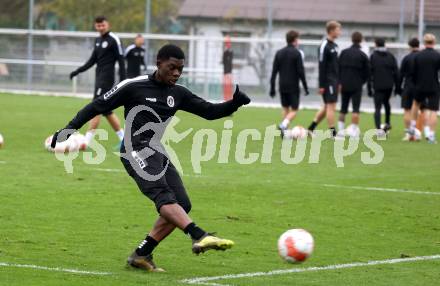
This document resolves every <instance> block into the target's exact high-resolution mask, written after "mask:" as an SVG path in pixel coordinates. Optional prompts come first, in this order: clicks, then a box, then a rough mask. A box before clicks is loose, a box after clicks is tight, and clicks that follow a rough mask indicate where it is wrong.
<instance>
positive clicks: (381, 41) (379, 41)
mask: <svg viewBox="0 0 440 286" xmlns="http://www.w3.org/2000/svg"><path fill="white" fill-rule="evenodd" d="M374 43H375V44H376V47H385V39H384V38H376V39H375V40H374Z"/></svg>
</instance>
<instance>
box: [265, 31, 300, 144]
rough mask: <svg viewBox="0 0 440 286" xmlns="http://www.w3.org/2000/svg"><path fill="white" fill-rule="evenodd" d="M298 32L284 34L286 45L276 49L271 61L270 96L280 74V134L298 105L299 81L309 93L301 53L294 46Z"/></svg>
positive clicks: (291, 118)
mask: <svg viewBox="0 0 440 286" xmlns="http://www.w3.org/2000/svg"><path fill="white" fill-rule="evenodd" d="M298 38H299V33H298V32H297V31H293V30H292V31H289V32H287V34H286V42H287V46H286V47H284V48H282V49H281V50H279V51H277V53H276V54H275V58H274V61H273V68H272V76H271V78H270V96H271V97H274V96H275V80H276V77H277V74H278V73H279V74H280V80H279V92H280V97H281V106H282V108H283V114H282V116H283V121H282V122H281V123H280V125H279V126H278V128H279V129H280V130H281V136H283V134H284V131H285V130H286V129H288V127H289V124H290V121H292V120H293V119H294V118H295V116H296V113H297V111H298V106H299V95H300V89H299V81H301V82H302V85H303V88H304V90H305V93H306V95H308V94H309V89H308V87H307V81H306V75H305V71H304V63H303V55H302V53H301V52H300V51H299V50H298V49H297V48H296V47H297V46H298Z"/></svg>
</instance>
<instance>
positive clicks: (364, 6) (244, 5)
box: [179, 0, 440, 24]
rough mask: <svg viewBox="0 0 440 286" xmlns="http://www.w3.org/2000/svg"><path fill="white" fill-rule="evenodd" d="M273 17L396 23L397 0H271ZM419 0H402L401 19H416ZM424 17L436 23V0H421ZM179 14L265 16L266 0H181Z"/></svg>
mask: <svg viewBox="0 0 440 286" xmlns="http://www.w3.org/2000/svg"><path fill="white" fill-rule="evenodd" d="M272 1H273V17H274V20H275V21H316V22H326V21H328V20H332V19H336V20H339V21H341V22H350V23H375V24H397V23H399V18H400V3H401V0H272ZM418 2H419V0H405V3H406V9H405V22H406V23H415V22H416V21H417V13H418V8H417V6H418ZM425 4H426V8H425V17H426V18H425V19H426V21H427V22H438V23H440V1H439V0H425ZM179 15H180V16H181V17H190V18H194V17H197V18H199V17H201V18H223V19H240V20H265V19H267V0H215V1H207V0H185V1H184V2H183V4H182V6H181V8H180V11H179Z"/></svg>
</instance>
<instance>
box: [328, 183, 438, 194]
mask: <svg viewBox="0 0 440 286" xmlns="http://www.w3.org/2000/svg"><path fill="white" fill-rule="evenodd" d="M322 186H324V187H329V188H344V189H355V190H367V191H378V192H391V193H410V194H418V195H434V196H440V192H424V191H414V190H405V189H390V188H377V187H360V186H342V185H332V184H323V185H322Z"/></svg>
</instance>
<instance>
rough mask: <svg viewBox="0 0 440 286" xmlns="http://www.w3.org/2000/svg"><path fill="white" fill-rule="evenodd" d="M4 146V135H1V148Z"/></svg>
mask: <svg viewBox="0 0 440 286" xmlns="http://www.w3.org/2000/svg"><path fill="white" fill-rule="evenodd" d="M4 144H5V139H4V138H3V135H1V134H0V148H2V147H3V145H4Z"/></svg>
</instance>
